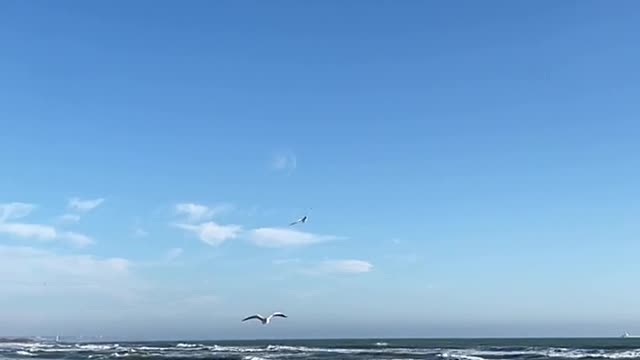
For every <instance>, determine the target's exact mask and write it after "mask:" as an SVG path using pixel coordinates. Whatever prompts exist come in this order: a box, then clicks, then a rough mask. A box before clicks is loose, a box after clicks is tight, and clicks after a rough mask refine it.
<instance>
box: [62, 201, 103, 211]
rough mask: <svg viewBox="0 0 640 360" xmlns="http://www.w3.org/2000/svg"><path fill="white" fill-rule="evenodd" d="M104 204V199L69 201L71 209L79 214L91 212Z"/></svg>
mask: <svg viewBox="0 0 640 360" xmlns="http://www.w3.org/2000/svg"><path fill="white" fill-rule="evenodd" d="M103 202H104V199H103V198H98V199H90V200H82V199H79V198H71V199H69V204H68V206H69V209H71V210H74V211H79V212H89V211H91V210H93V209H95V208H97V207H98V206H100V205H101V204H102V203H103Z"/></svg>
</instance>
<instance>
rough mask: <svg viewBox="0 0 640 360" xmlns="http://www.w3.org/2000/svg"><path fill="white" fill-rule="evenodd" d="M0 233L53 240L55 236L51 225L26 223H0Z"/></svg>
mask: <svg viewBox="0 0 640 360" xmlns="http://www.w3.org/2000/svg"><path fill="white" fill-rule="evenodd" d="M0 233H4V234H8V235H12V236H16V237H20V238H34V239H37V240H53V239H55V238H56V236H57V232H56V229H55V228H54V227H52V226H48V225H40V224H27V223H0Z"/></svg>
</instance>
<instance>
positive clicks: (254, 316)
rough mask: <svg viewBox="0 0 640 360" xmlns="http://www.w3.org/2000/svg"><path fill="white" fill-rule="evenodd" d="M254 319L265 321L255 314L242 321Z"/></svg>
mask: <svg viewBox="0 0 640 360" xmlns="http://www.w3.org/2000/svg"><path fill="white" fill-rule="evenodd" d="M252 319H256V320H260V321H262V322H264V321H265V318H264V317H262V316H261V315H259V314H255V315H251V316H247V317H246V318H244V319H242V321H247V320H252Z"/></svg>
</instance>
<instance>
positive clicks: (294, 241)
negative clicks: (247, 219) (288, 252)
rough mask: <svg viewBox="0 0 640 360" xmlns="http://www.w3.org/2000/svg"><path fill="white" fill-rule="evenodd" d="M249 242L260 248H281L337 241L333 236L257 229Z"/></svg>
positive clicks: (286, 230)
mask: <svg viewBox="0 0 640 360" xmlns="http://www.w3.org/2000/svg"><path fill="white" fill-rule="evenodd" d="M248 237H249V240H251V241H252V242H253V243H254V244H255V245H257V246H261V247H271V248H283V247H298V246H308V245H313V244H318V243H321V242H325V241H330V240H336V239H339V237H337V236H333V235H318V234H312V233H307V232H302V231H298V230H293V229H286V228H259V229H254V230H251V231H250V232H249V234H248Z"/></svg>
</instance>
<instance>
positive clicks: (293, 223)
mask: <svg viewBox="0 0 640 360" xmlns="http://www.w3.org/2000/svg"><path fill="white" fill-rule="evenodd" d="M306 222H307V216H306V215H305V216H303V217H301V218H300V219H298V220H296V221H294V222H292V223H291V224H289V226H293V225H295V224H300V223H302V224H304V223H306Z"/></svg>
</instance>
